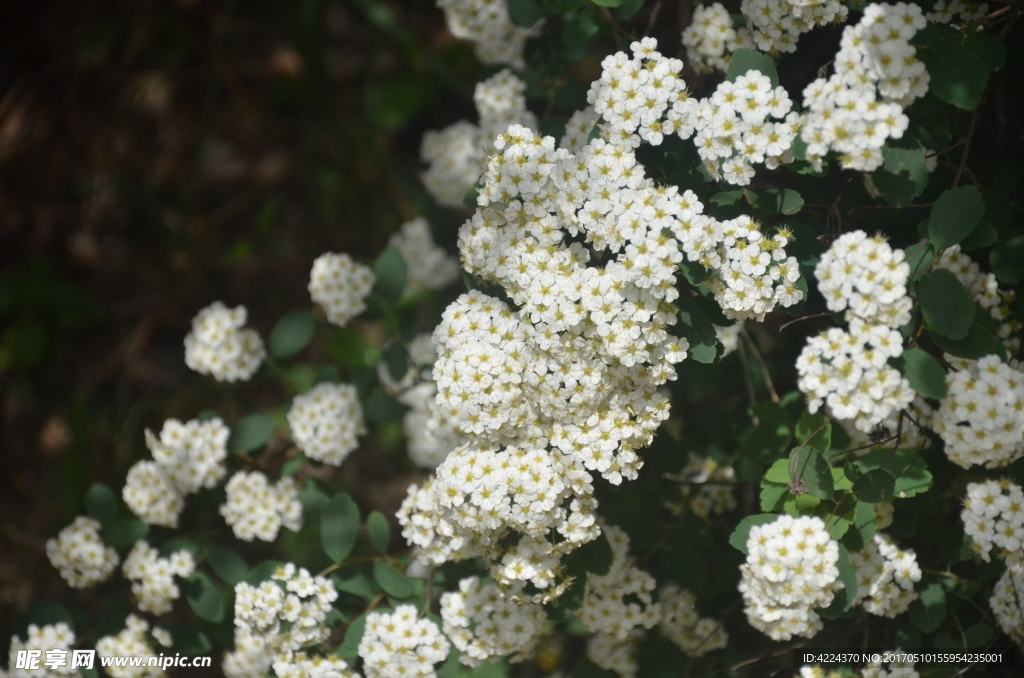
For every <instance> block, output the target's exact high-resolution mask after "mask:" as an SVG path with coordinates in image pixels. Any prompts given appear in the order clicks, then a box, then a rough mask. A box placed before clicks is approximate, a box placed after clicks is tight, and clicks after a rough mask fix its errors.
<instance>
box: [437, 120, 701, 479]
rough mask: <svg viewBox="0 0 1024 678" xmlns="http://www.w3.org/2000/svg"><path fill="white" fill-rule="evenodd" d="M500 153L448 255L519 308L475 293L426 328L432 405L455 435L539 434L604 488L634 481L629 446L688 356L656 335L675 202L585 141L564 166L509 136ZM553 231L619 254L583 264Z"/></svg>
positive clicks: (659, 407)
mask: <svg viewBox="0 0 1024 678" xmlns="http://www.w3.org/2000/svg"><path fill="white" fill-rule="evenodd" d="M499 146H500V147H503V148H504V152H503V153H501V154H500V155H496V156H493V157H492V158H491V160H490V163H489V166H488V170H487V173H486V174H485V177H484V179H485V185H484V188H483V189H482V190H481V192H480V196H479V198H478V200H479V203H480V205H481V209H479V210H478V211H477V213H476V215H475V216H474V217H473V218H472V219H471V220H470V221H468V222H467V223H466V224H465V225H463V227H462V229H461V231H460V233H459V249H460V251H461V253H462V257H463V262H464V264H465V266H466V268H467V269H468V270H469V271H470V272H471V273H473V274H475V275H478V276H480V277H482V278H483V279H485V280H488V281H491V282H495V283H497V284H499V285H501V286H502V287H503V288H504V289H505V290H506V292H507V293H508V295H509V296H510V297H511V300H512V301H513V302H514V303H515V304H516V305H518V306H519V307H521V310H514V309H513V308H510V307H509V306H508V305H507V304H505V303H504V302H502V301H499V300H497V299H494V298H491V297H488V296H486V295H484V294H482V293H480V292H477V291H474V292H471V293H469V294H466V295H463V296H462V297H460V298H459V299H458V300H457V301H456V302H455V303H454V304H452V305H451V306H449V307H448V309H447V310H446V311H445V313H444V315H443V319H442V322H441V324H440V325H438V327H437V328H436V329H435V331H434V343H435V345H436V347H437V349H438V361H437V363H436V364H435V366H434V378H435V379H436V380H437V384H438V392H439V402H443V403H446V404H450V405H451V406H453V407H459V408H460V409H462V410H463V411H464V413H465V415H466V422H465V423H464V424H463V430H465V431H466V432H467V433H473V434H476V435H480V436H486V437H489V438H491V439H493V440H497V441H502V442H506V441H507V442H510V443H512V442H514V441H516V440H519V439H522V438H524V437H525V438H528V439H529V438H547V439H549V440H550V441H551V444H552V445H553V446H555V447H558V448H559V449H560V450H561V451H562V452H563V453H565V454H567V455H571V456H574V457H575V458H576V459H578V460H579V461H580V463H582V464H583V465H585V466H586V467H587V468H588V469H591V470H595V471H598V472H600V473H602V474H603V475H604V476H605V477H606V478H608V479H609V480H611V481H612V482H613V483H617V482H620V480H621V478H622V477H626V478H633V477H635V476H636V471H637V469H638V468H639V464H640V459H639V457H638V456H637V455H636V453H635V452H634V451H633V450H635V449H637V448H639V447H642V446H645V445H647V444H649V442H650V439H651V436H652V433H653V431H654V430H655V429H656V428H657V426H658V425H659V424H660V422H661V421H662V420H664V418H665V417H667V415H668V410H667V407H666V406H667V400H666V399H665V397H664V396H663V395H661V394H660V393H658V392H657V387H658V386H660V385H661V384H663V383H664V382H665V381H667V380H669V379H674V378H675V368H674V364H675V363H677V362H679V361H680V360H682V359H683V358H684V357H685V355H686V353H685V350H686V348H687V347H688V346H687V344H686V342H685V341H684V340H675V339H674V338H673V337H671V336H670V335H669V334H668V332H667V328H668V326H669V325H672V324H674V323H675V322H676V317H675V306H674V305H672V304H671V302H672V301H673V300H674V299H675V298H676V297H677V296H678V292H677V291H676V290H675V288H674V284H675V270H676V263H677V262H678V261H679V260H680V258H681V255H680V253H679V250H678V245H677V244H676V241H675V240H674V239H673V238H671V237H666V236H665V235H662V229H663V228H669V229H672V228H675V229H676V230H678V226H679V221H678V219H677V218H676V217H675V216H674V215H675V214H677V213H678V211H679V207H678V202H679V199H678V196H677V195H676V193H675V189H674V188H672V189H656V188H654V187H653V185H651V183H650V182H648V181H645V180H644V179H643V178H642V172H643V170H642V167H641V166H639V165H637V164H636V160H635V157H634V155H633V152H632V149H631V148H629V147H628V146H624V147H620V146H613V145H611V144H608V143H606V142H604V141H603V140H595V141H594V144H593V145H592V146H589V147H587V150H586V151H585V154H584V156H583V157H581V158H575V157H574V156H571V155H569V154H568V152H567V151H565V150H564V149H559V150H558V151H555V150H554V140H553V139H552V138H550V137H546V138H543V139H540V138H537V137H535V136H534V135H533V133H532V132H530V131H529V130H527V129H525V128H522V127H518V126H513V127H510V128H509V132H508V133H507V135H506V137H505V138H502V139H501V140H500V141H499ZM630 186H633V187H634V188H630ZM647 200H649V201H650V203H651V204H650V207H649V208H645V207H644V205H643V202H644V201H647ZM563 229H564V230H563ZM566 231H568V234H569V235H576V234H581V233H582V234H585V235H586V237H587V239H588V240H589V241H590V242H591V243H592V246H593V247H594V248H595V249H597V250H604V249H606V248H608V249H610V250H611V253H613V254H614V253H616V252H618V256H616V257H614V258H613V257H607V259H608V260H607V262H606V263H605V265H604V266H601V267H597V266H588V265H587V263H588V261H589V260H590V258H591V255H590V250H588V249H587V248H586V247H584V246H583V245H582V244H580V243H573V244H571V245H568V246H567V245H566V244H565V243H564V242H563V239H564V237H565V236H566V234H567V233H566Z"/></svg>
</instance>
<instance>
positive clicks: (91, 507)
mask: <svg viewBox="0 0 1024 678" xmlns="http://www.w3.org/2000/svg"><path fill="white" fill-rule="evenodd" d="M85 512H86V513H87V514H88V515H89V517H90V518H95V519H96V520H98V521H100V524H101V525H106V524H108V523H110V522H113V520H114V518H116V517H117V498H116V497H115V496H114V493H113V492H111V490H110V488H109V487H107V486H106V485H104V484H103V483H93V484H92V485H90V486H89V490H88V491H87V492H86V493H85Z"/></svg>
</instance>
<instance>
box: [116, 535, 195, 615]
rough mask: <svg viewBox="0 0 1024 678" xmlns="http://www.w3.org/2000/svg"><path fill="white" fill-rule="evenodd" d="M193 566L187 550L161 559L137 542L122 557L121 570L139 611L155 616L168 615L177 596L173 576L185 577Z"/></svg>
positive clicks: (153, 549)
mask: <svg viewBox="0 0 1024 678" xmlns="http://www.w3.org/2000/svg"><path fill="white" fill-rule="evenodd" d="M195 567H196V564H195V561H194V560H193V559H192V554H191V553H189V552H188V551H187V550H184V549H183V550H181V551H176V552H175V553H172V554H171V555H170V556H169V557H167V558H161V557H160V554H159V552H158V551H157V550H156V549H155V548H153V547H152V546H150V545H149V544H147V543H146V542H145V541H144V540H139V541H137V542H135V546H133V547H132V550H131V551H129V552H128V555H127V556H126V557H125V559H124V567H123V568H122V569H123V571H124V576H125V577H127V578H128V579H130V580H131V582H132V593H133V594H135V599H136V604H137V605H138V607H139V609H140V610H142V611H143V612H149V613H150V614H154V615H157V616H159V615H162V614H166V613H167V612H170V611H171V606H172V605H173V604H174V601H175V600H177V599H178V596H179V595H181V591H180V589H179V588H178V585H177V584H176V583H175V582H174V577H175V576H178V577H181V578H185V577H187V576H189V575H190V574H192V571H193V570H194V569H195Z"/></svg>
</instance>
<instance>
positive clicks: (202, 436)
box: [121, 417, 231, 527]
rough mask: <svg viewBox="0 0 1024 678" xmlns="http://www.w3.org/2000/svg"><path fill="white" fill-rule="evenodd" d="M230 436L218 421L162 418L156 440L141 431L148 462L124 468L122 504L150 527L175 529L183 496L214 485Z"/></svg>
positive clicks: (147, 432)
mask: <svg viewBox="0 0 1024 678" xmlns="http://www.w3.org/2000/svg"><path fill="white" fill-rule="evenodd" d="M230 434H231V431H230V430H229V429H228V427H227V426H225V425H224V422H223V421H222V420H221V419H220V418H218V417H214V418H212V419H209V420H207V421H200V420H198V419H193V420H191V421H188V422H186V423H184V424H183V423H181V422H180V421H178V420H177V419H168V420H167V421H165V422H164V425H163V428H161V429H160V435H159V437H158V436H156V435H155V434H154V433H153V432H152V431H149V430H147V431H146V446H147V447H148V448H149V451H150V452H151V453H152V455H153V459H152V460H142V461H139V462H136V463H135V465H134V466H132V467H131V468H130V469H129V470H128V476H127V478H126V479H125V484H124V488H123V490H122V492H121V495H122V497H123V499H124V503H125V505H126V506H128V508H129V509H131V511H132V513H134V514H135V515H137V516H138V517H139V518H142V519H143V520H144V521H146V522H147V523H149V524H151V525H161V526H163V527H177V526H178V516H180V515H181V511H182V509H183V508H184V507H185V497H186V496H187V495H189V494H194V493H196V492H198V491H199V490H200V489H202V488H207V489H209V488H211V487H214V486H215V485H216V484H217V483H218V482H220V479H221V478H223V477H224V474H225V472H226V471H225V468H224V460H225V458H226V457H227V442H228V436H229V435H230Z"/></svg>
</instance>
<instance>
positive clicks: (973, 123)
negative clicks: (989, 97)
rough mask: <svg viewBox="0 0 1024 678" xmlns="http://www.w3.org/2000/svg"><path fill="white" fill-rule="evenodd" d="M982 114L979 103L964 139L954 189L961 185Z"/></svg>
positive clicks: (954, 178)
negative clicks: (961, 178)
mask: <svg viewBox="0 0 1024 678" xmlns="http://www.w3.org/2000/svg"><path fill="white" fill-rule="evenodd" d="M980 114H981V103H980V102H979V103H978V108H977V109H975V111H974V115H972V116H971V126H970V127H969V128H968V129H967V136H966V137H965V139H964V152H963V155H961V156H960V166H959V167H958V168H957V170H956V176H955V177H953V188H956V187H957V184H959V183H960V177H961V176H963V173H964V168H965V167H966V166H967V156H968V154H969V153H970V152H971V141H972V140H973V139H974V128H975V127H977V125H978V116H979V115H980Z"/></svg>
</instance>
